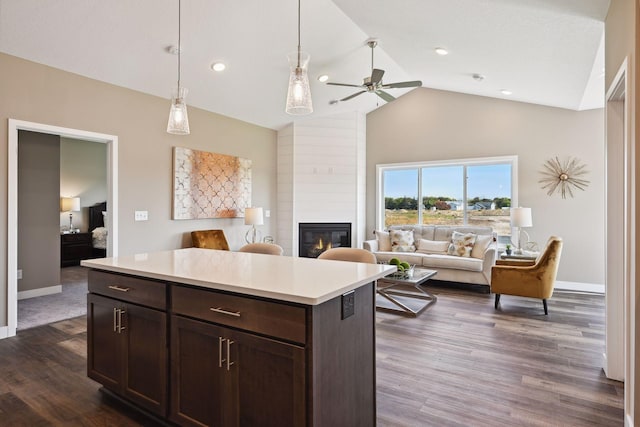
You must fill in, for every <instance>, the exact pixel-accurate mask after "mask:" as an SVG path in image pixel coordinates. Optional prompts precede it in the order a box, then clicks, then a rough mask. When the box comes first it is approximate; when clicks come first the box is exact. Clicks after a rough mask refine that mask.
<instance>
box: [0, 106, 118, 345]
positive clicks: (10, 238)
mask: <svg viewBox="0 0 640 427" xmlns="http://www.w3.org/2000/svg"><path fill="white" fill-rule="evenodd" d="M20 130H25V131H31V132H36V133H43V134H52V135H59V136H61V137H64V138H69V139H75V140H85V141H91V142H99V143H104V144H107V197H106V199H107V204H108V206H110V208H109V210H110V211H111V212H113V213H114V214H113V215H108V217H107V221H106V224H105V225H106V227H108V229H109V234H108V237H107V256H116V255H117V250H118V216H117V212H118V178H117V177H118V137H117V136H115V135H108V134H101V133H96V132H90V131H84V130H78V129H71V128H64V127H59V126H51V125H46V124H41V123H34V122H26V121H21V120H14V119H9V123H8V144H7V163H8V168H7V169H8V177H7V178H8V179H7V187H8V188H7V261H6V262H7V293H6V295H7V308H6V309H7V320H8V321H7V323H8V325H7V326H6V327H0V338H6V337H10V336H14V335H15V334H16V329H17V320H18V316H17V307H18V291H17V288H18V287H17V280H18V143H19V142H18V131H20Z"/></svg>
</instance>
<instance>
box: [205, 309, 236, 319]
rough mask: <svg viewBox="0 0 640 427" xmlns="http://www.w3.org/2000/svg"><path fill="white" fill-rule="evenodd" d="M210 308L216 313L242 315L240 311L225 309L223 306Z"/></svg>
mask: <svg viewBox="0 0 640 427" xmlns="http://www.w3.org/2000/svg"><path fill="white" fill-rule="evenodd" d="M209 310H211V311H213V312H215V313H220V314H226V315H227V316H233V317H240V312H239V311H229V310H223V309H222V307H218V308H213V307H209Z"/></svg>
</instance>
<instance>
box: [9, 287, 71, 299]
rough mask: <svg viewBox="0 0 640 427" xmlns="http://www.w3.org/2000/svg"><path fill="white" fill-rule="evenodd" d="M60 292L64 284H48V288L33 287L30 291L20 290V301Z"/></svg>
mask: <svg viewBox="0 0 640 427" xmlns="http://www.w3.org/2000/svg"><path fill="white" fill-rule="evenodd" d="M60 292H62V285H55V286H48V287H46V288H38V289H31V290H28V291H19V292H18V301H19V300H21V299H29V298H35V297H42V296H45V295H51V294H59V293H60Z"/></svg>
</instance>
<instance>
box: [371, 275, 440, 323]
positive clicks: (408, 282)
mask: <svg viewBox="0 0 640 427" xmlns="http://www.w3.org/2000/svg"><path fill="white" fill-rule="evenodd" d="M437 273H438V272H437V271H436V270H428V269H426V268H417V267H414V269H413V274H412V275H410V276H409V277H403V276H399V275H397V274H395V273H394V274H390V275H389V276H386V277H383V278H382V279H378V285H377V289H376V292H377V293H376V309H377V310H382V311H390V312H394V313H400V314H403V315H405V316H409V317H417V316H418V315H419V314H420V313H422V312H423V311H424V310H426V309H427V308H429V307H430V306H431V305H432V304H434V303H435V302H436V301H437V298H436V296H435V295H432V294H430V293H429V292H427V291H425V290H424V289H422V288H421V287H420V285H422V284H424V283H425V282H426V281H427V280H429V279H431V278H433V276H435V275H436V274H437Z"/></svg>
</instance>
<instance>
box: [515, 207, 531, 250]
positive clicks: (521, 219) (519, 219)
mask: <svg viewBox="0 0 640 427" xmlns="http://www.w3.org/2000/svg"><path fill="white" fill-rule="evenodd" d="M511 226H512V227H515V228H517V229H518V247H517V248H516V250H515V253H516V254H518V255H521V254H522V239H521V235H520V233H524V234H526V235H527V241H529V234H528V233H527V232H526V231H524V230H523V229H522V227H532V226H533V220H532V219H531V208H522V207H520V208H511Z"/></svg>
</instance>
